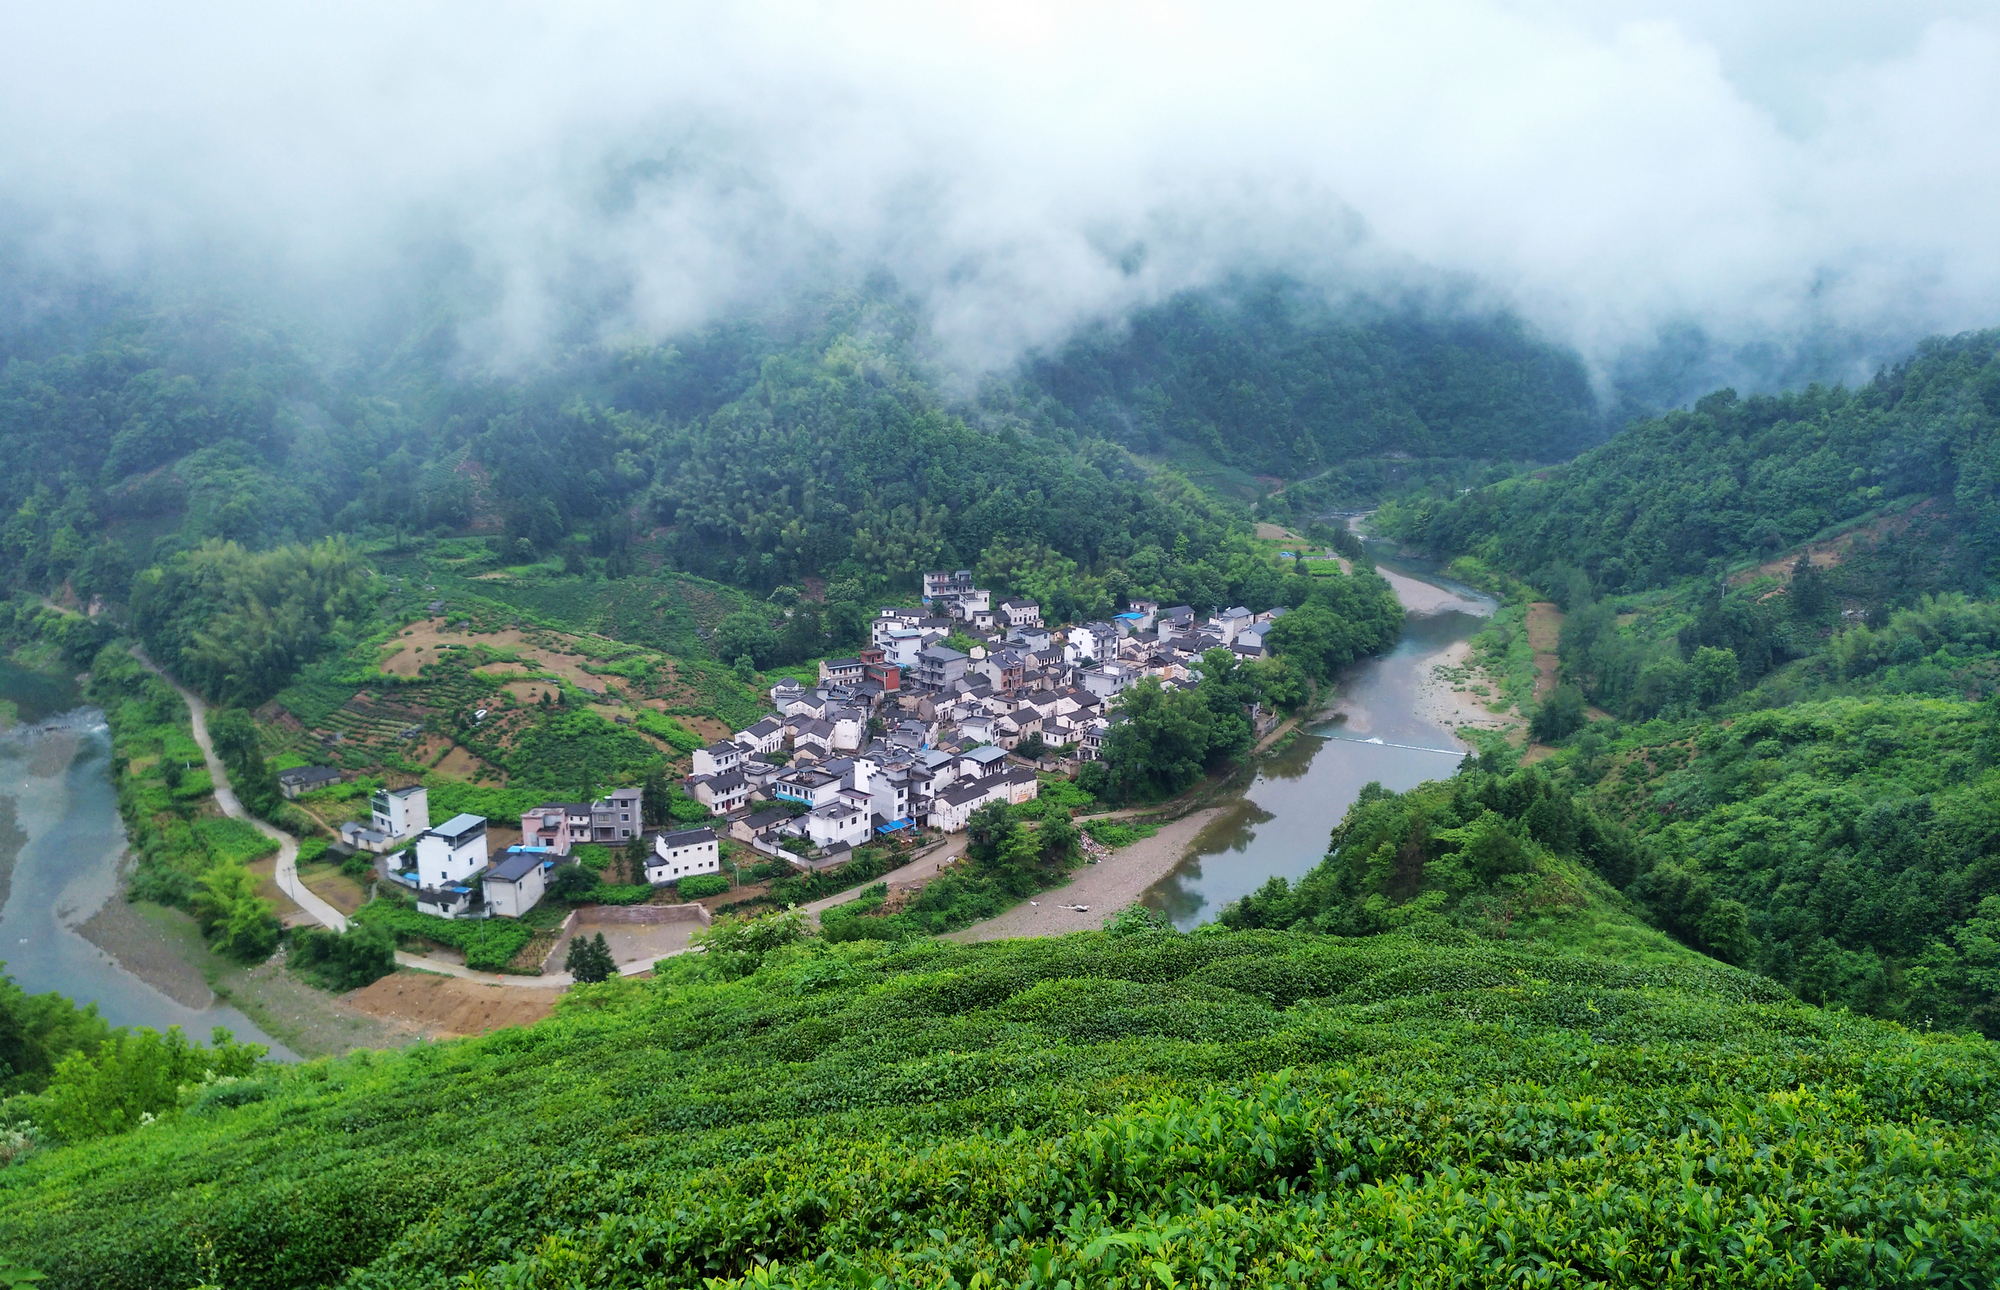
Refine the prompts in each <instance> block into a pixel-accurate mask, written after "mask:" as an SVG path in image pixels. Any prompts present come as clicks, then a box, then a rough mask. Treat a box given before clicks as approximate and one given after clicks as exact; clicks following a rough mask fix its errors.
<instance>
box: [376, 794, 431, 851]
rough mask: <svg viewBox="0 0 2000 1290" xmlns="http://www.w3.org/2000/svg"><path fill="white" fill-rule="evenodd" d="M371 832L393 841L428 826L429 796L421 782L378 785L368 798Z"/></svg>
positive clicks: (429, 822)
mask: <svg viewBox="0 0 2000 1290" xmlns="http://www.w3.org/2000/svg"><path fill="white" fill-rule="evenodd" d="M368 812H369V814H370V815H371V816H372V817H373V821H372V822H373V823H374V825H375V832H377V833H379V834H381V835H382V836H383V837H384V838H385V839H387V840H388V841H390V842H394V841H395V840H396V839H398V838H406V837H408V836H410V835H411V834H412V833H422V832H423V831H424V830H425V829H428V828H429V827H430V826H431V797H430V793H429V792H428V791H427V790H426V789H425V788H424V786H423V785H422V784H412V785H410V786H409V787H408V788H378V789H376V790H375V791H374V793H372V794H370V795H369V798H368Z"/></svg>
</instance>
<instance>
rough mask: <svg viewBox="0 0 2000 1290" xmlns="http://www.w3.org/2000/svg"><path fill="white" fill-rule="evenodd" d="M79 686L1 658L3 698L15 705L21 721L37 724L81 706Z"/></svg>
mask: <svg viewBox="0 0 2000 1290" xmlns="http://www.w3.org/2000/svg"><path fill="white" fill-rule="evenodd" d="M77 698H78V696H77V692H76V686H75V684H73V683H72V682H71V681H69V680H68V679H67V678H65V677H60V676H50V675H49V674H48V673H46V672H35V671H31V670H29V669H28V668H25V667H21V666H18V665H17V664H14V663H9V662H8V661H7V660H5V659H0V699H5V700H7V701H8V702H10V703H12V704H13V705H14V711H15V712H16V713H17V714H18V715H19V716H20V719H21V720H22V721H23V722H24V723H26V724H28V725H34V724H35V723H36V722H38V721H45V720H47V719H48V718H50V717H53V716H55V715H56V714H58V713H62V712H68V711H69V710H70V709H71V708H74V707H75V706H76V705H77Z"/></svg>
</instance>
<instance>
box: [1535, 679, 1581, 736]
mask: <svg viewBox="0 0 2000 1290" xmlns="http://www.w3.org/2000/svg"><path fill="white" fill-rule="evenodd" d="M1589 720H1590V718H1589V716H1588V715H1587V714H1586V713H1585V712H1584V702H1583V691H1581V690H1579V689H1577V688H1576V687H1575V686H1573V685H1559V686H1557V687H1556V688H1555V689H1554V690H1552V691H1550V692H1549V697H1548V698H1546V699H1544V700H1542V703H1541V706H1540V707H1538V708H1536V709H1535V715H1534V718H1533V719H1532V720H1531V721H1529V723H1528V731H1529V733H1530V734H1532V735H1533V736H1534V737H1535V738H1536V739H1537V740H1538V741H1540V742H1542V743H1545V744H1555V743H1561V742H1562V741H1563V740H1565V739H1567V738H1569V737H1570V736H1571V735H1572V734H1575V733H1576V732H1577V731H1579V730H1581V729H1583V728H1584V726H1585V725H1587V724H1589Z"/></svg>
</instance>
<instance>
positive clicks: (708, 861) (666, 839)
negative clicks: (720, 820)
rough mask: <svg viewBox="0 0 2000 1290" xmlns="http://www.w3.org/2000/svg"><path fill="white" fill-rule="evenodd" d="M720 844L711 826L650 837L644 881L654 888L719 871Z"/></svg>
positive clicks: (720, 861) (720, 866)
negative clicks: (651, 844) (692, 876)
mask: <svg viewBox="0 0 2000 1290" xmlns="http://www.w3.org/2000/svg"><path fill="white" fill-rule="evenodd" d="M721 869H722V847H721V843H720V842H719V841H718V840H717V839H716V836H715V830H714V829H680V830H678V831H676V832H673V833H660V834H656V835H654V837H653V853H652V854H651V855H649V856H647V857H646V881H647V882H650V883H652V884H653V885H654V886H655V887H658V886H662V885H664V884H666V883H670V882H678V881H679V880H681V879H682V878H686V877H690V876H691V875H694V874H702V873H719V872H720V871H721Z"/></svg>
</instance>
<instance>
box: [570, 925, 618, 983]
mask: <svg viewBox="0 0 2000 1290" xmlns="http://www.w3.org/2000/svg"><path fill="white" fill-rule="evenodd" d="M563 970H564V971H566V972H568V973H569V974H570V976H571V977H572V978H574V979H575V980H576V981H578V982H580V983H582V984H584V985H596V984H597V983H598V982H600V981H606V980H609V979H610V978H611V976H612V974H613V973H615V972H616V971H617V970H618V965H617V964H616V963H614V962H613V961H612V958H611V947H610V946H608V945H606V944H605V943H604V933H603V932H599V933H598V934H597V935H596V936H595V937H592V938H590V939H588V940H586V939H585V938H584V937H582V936H580V935H579V936H575V937H572V938H571V939H570V943H569V953H568V955H567V956H565V958H564V959H563Z"/></svg>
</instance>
